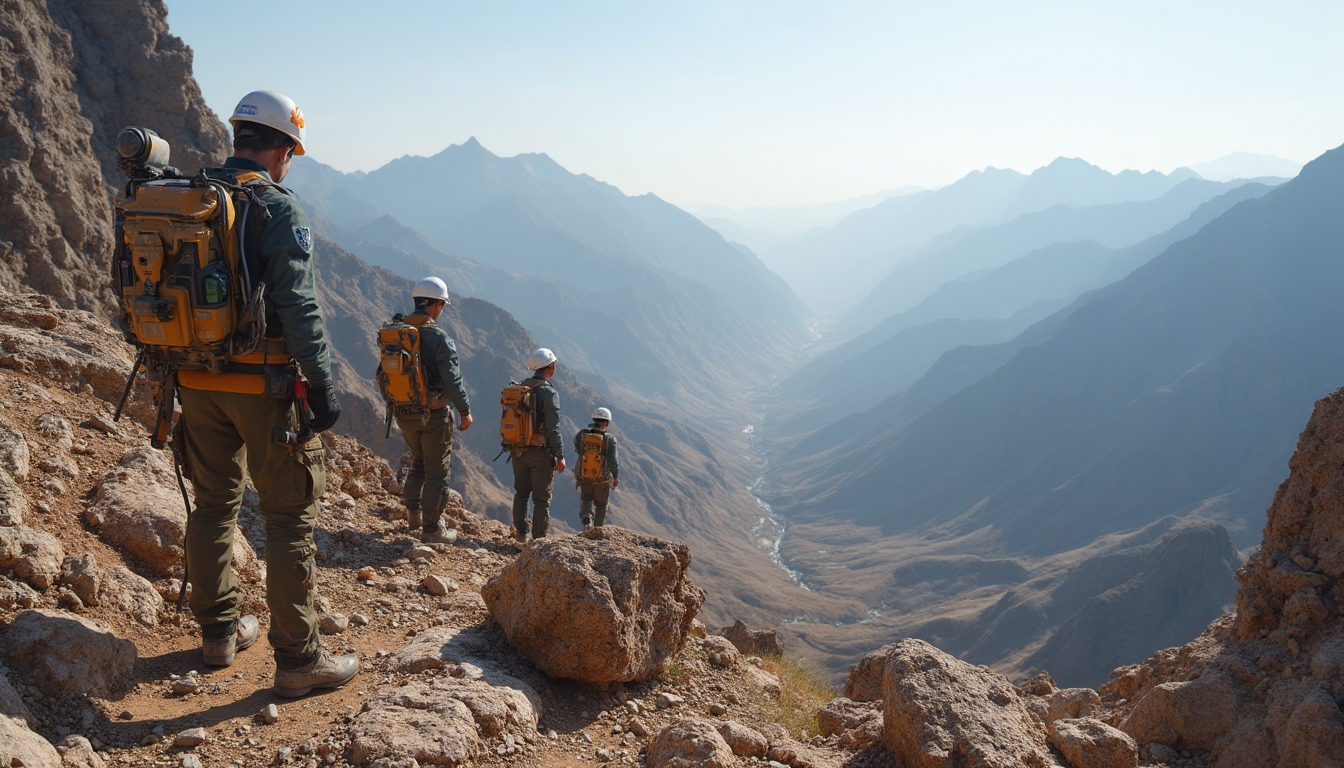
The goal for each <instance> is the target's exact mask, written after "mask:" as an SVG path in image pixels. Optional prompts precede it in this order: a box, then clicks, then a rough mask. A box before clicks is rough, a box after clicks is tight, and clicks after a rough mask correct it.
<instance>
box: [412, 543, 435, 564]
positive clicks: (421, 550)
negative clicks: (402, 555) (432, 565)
mask: <svg viewBox="0 0 1344 768" xmlns="http://www.w3.org/2000/svg"><path fill="white" fill-rule="evenodd" d="M436 554H438V553H437V552H435V551H434V548H433V547H431V546H428V545H426V544H417V545H415V546H414V547H411V551H410V552H408V553H406V556H407V557H409V558H410V559H412V560H414V559H415V558H417V557H423V558H425V559H426V560H430V559H433V557H434V556H435V555H436Z"/></svg>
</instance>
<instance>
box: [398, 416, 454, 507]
mask: <svg viewBox="0 0 1344 768" xmlns="http://www.w3.org/2000/svg"><path fill="white" fill-rule="evenodd" d="M397 426H398V427H400V428H401V436H402V437H403V438H405V439H406V447H407V448H408V449H410V451H411V456H412V461H411V471H410V474H408V475H407V476H406V488H405V490H404V491H403V493H402V500H403V501H404V502H405V504H406V508H407V509H419V510H421V514H423V515H424V521H425V523H424V525H425V530H426V531H432V530H434V529H435V528H437V527H438V525H439V518H441V517H443V508H444V505H446V504H447V503H448V479H449V477H450V476H451V475H452V472H453V466H452V461H453V412H452V410H451V409H449V408H440V409H439V410H437V411H431V412H430V414H429V423H425V422H424V420H423V419H422V418H421V416H420V414H418V413H415V414H409V415H406V416H398V417H397Z"/></svg>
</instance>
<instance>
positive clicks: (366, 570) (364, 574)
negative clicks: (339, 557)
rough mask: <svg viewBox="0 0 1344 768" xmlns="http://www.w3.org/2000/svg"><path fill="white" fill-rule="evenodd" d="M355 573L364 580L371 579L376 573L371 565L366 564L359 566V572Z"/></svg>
mask: <svg viewBox="0 0 1344 768" xmlns="http://www.w3.org/2000/svg"><path fill="white" fill-rule="evenodd" d="M356 575H357V576H359V578H361V579H363V580H364V581H372V580H373V577H374V576H376V575H377V571H375V570H373V566H372V565H366V566H364V567H363V568H360V569H359V573H357V574H356Z"/></svg>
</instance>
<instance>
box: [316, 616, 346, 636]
mask: <svg viewBox="0 0 1344 768" xmlns="http://www.w3.org/2000/svg"><path fill="white" fill-rule="evenodd" d="M349 626H350V619H349V617H347V616H346V615H345V614H343V613H328V614H326V615H324V616H323V617H322V618H321V619H320V620H319V621H318V627H319V629H321V630H322V634H324V635H339V634H341V633H343V632H345V630H346V628H347V627H349Z"/></svg>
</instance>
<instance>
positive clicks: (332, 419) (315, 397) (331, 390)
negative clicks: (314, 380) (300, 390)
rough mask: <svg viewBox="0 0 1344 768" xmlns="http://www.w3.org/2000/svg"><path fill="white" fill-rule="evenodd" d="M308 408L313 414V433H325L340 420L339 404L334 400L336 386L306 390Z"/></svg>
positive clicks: (328, 384) (329, 385) (330, 385)
mask: <svg viewBox="0 0 1344 768" xmlns="http://www.w3.org/2000/svg"><path fill="white" fill-rule="evenodd" d="M308 408H309V410H311V411H312V412H313V420H312V423H311V424H309V426H310V427H312V429H313V431H314V432H326V431H327V430H328V429H331V428H332V427H333V426H335V424H336V420H337V419H339V418H341V403H340V401H338V400H337V399H336V385H335V384H331V383H327V384H323V385H322V386H320V387H312V388H310V389H309V390H308Z"/></svg>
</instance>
